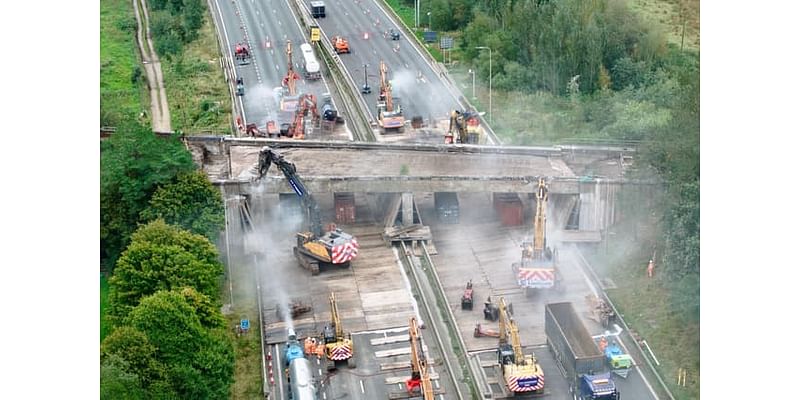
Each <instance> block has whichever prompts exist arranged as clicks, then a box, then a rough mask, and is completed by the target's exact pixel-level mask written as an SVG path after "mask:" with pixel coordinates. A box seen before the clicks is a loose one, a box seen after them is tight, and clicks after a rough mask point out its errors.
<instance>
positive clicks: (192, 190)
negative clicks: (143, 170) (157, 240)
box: [141, 171, 225, 241]
mask: <svg viewBox="0 0 800 400" xmlns="http://www.w3.org/2000/svg"><path fill="white" fill-rule="evenodd" d="M224 212H225V210H224V208H223V204H222V194H221V193H220V191H219V189H217V188H215V187H214V186H213V185H212V184H211V182H210V181H209V180H208V177H207V176H206V174H205V173H204V172H202V171H192V172H188V173H183V174H180V175H178V178H177V182H175V183H168V184H166V185H164V186H162V187H159V188H158V189H157V190H156V191H155V193H153V196H152V197H151V198H150V204H149V206H148V207H147V208H145V209H144V210H143V211H142V213H141V219H142V221H152V220H154V219H158V218H161V219H163V220H165V221H166V222H167V223H168V224H172V225H176V226H179V227H181V228H184V229H186V230H189V231H191V232H194V233H197V234H200V235H203V236H205V237H207V238H209V239H210V240H211V241H214V240H216V238H217V236H218V234H219V231H220V229H222V228H223V226H224V224H225V215H224Z"/></svg>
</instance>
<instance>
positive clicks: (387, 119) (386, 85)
mask: <svg viewBox="0 0 800 400" xmlns="http://www.w3.org/2000/svg"><path fill="white" fill-rule="evenodd" d="M387 72H388V69H387V67H386V64H385V63H384V62H383V60H381V64H380V73H381V91H380V94H379V95H378V126H379V127H380V128H381V134H385V133H387V132H390V131H396V132H397V133H403V131H404V130H405V123H406V120H405V117H404V116H403V107H401V106H400V104H395V101H396V100H397V99H396V98H392V84H391V83H390V82H389V80H388V79H387V78H386V74H387Z"/></svg>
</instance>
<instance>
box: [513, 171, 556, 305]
mask: <svg viewBox="0 0 800 400" xmlns="http://www.w3.org/2000/svg"><path fill="white" fill-rule="evenodd" d="M546 212H547V185H546V183H545V180H544V178H539V187H538V190H537V192H536V214H535V215H534V221H533V240H531V239H530V238H527V239H525V240H524V241H523V242H522V246H521V247H522V259H521V260H520V262H515V263H513V264H512V265H511V269H512V270H513V271H514V273H515V274H516V275H517V284H518V285H519V286H521V287H522V288H523V290H524V291H525V295H526V296H528V295H531V294H532V293H533V292H534V290H536V289H548V288H555V289H556V290H559V291H560V290H563V287H562V285H561V280H562V279H561V274H560V273H559V271H558V268H557V263H558V252H557V250H551V249H550V248H549V247H547V244H546V243H547V242H546V238H545V228H546V222H547V216H546Z"/></svg>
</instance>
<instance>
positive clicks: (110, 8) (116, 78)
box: [100, 0, 147, 126]
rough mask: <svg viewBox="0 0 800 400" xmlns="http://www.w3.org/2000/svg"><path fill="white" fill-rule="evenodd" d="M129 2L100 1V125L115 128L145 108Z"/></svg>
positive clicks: (121, 0)
mask: <svg viewBox="0 0 800 400" xmlns="http://www.w3.org/2000/svg"><path fill="white" fill-rule="evenodd" d="M135 36H136V19H135V17H134V15H133V6H132V5H131V2H129V1H124V0H101V1H100V125H101V126H118V125H120V123H121V122H122V121H123V120H125V119H128V118H134V117H136V115H138V114H139V113H140V112H141V111H142V110H144V109H146V108H147V106H146V104H147V100H146V99H147V93H146V89H145V87H144V86H145V85H144V84H143V79H145V78H144V76H143V75H142V74H143V73H144V71H143V70H142V69H141V67H140V66H139V60H138V58H137V53H136V42H135V40H136V39H135Z"/></svg>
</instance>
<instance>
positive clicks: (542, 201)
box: [533, 178, 547, 260]
mask: <svg viewBox="0 0 800 400" xmlns="http://www.w3.org/2000/svg"><path fill="white" fill-rule="evenodd" d="M546 211H547V186H546V185H545V182H544V178H539V188H538V190H537V192H536V216H535V217H534V222H533V259H534V260H541V259H542V258H544V248H545V226H546V225H545V224H546V223H547V216H546Z"/></svg>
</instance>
